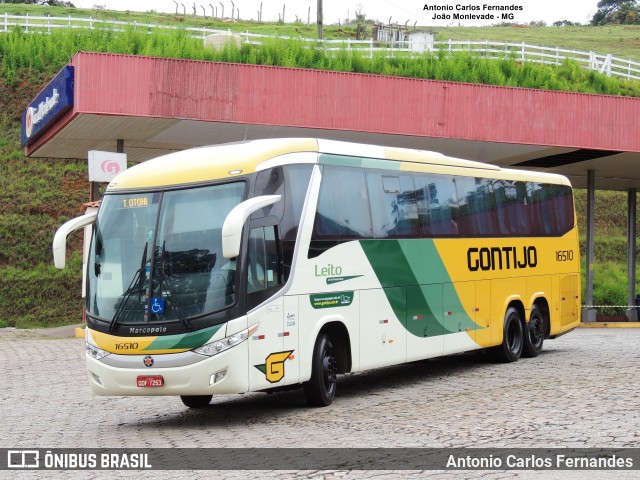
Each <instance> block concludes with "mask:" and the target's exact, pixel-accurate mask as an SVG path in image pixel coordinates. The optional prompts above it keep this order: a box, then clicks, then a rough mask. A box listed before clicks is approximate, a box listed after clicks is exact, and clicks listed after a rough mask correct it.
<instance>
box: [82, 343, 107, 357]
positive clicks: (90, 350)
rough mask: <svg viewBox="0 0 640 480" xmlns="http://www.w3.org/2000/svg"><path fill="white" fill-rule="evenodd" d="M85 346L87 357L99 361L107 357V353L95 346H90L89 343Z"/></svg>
mask: <svg viewBox="0 0 640 480" xmlns="http://www.w3.org/2000/svg"><path fill="white" fill-rule="evenodd" d="M86 345H87V355H89V356H90V357H91V358H94V359H96V360H100V359H101V358H103V357H106V356H107V355H109V352H105V351H104V350H102V349H101V348H98V347H96V346H95V345H91V344H90V343H86Z"/></svg>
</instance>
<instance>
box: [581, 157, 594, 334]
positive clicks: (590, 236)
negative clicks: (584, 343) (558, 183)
mask: <svg viewBox="0 0 640 480" xmlns="http://www.w3.org/2000/svg"><path fill="white" fill-rule="evenodd" d="M595 204H596V171H595V170H588V171H587V245H586V257H587V258H586V259H585V260H586V261H585V269H586V280H585V281H586V295H585V297H586V298H585V301H584V302H585V305H587V307H586V308H583V309H582V321H583V322H595V321H596V309H595V308H593V307H592V305H593V262H594V260H595V247H594V238H595V235H594V230H595Z"/></svg>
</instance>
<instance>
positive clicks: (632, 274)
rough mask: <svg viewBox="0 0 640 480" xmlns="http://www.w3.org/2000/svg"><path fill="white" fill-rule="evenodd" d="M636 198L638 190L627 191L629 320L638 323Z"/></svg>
mask: <svg viewBox="0 0 640 480" xmlns="http://www.w3.org/2000/svg"><path fill="white" fill-rule="evenodd" d="M636 198H637V189H635V188H630V189H629V190H628V191H627V272H628V275H629V280H628V282H629V283H628V294H629V295H628V297H627V298H628V300H627V305H629V308H628V309H627V320H629V321H630V322H637V321H638V310H636V308H634V307H633V306H632V305H635V304H636V231H637V224H636V209H637V206H636Z"/></svg>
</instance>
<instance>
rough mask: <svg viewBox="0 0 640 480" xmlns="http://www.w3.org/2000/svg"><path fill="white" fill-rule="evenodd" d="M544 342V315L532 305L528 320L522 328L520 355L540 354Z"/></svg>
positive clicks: (530, 356)
mask: <svg viewBox="0 0 640 480" xmlns="http://www.w3.org/2000/svg"><path fill="white" fill-rule="evenodd" d="M543 343H544V317H543V316H542V311H541V310H540V309H539V308H538V307H537V306H535V305H534V306H533V308H532V309H531V316H530V317H529V322H527V326H526V327H525V329H524V345H523V347H522V356H523V357H528V358H533V357H537V356H538V355H540V352H541V351H542V344H543Z"/></svg>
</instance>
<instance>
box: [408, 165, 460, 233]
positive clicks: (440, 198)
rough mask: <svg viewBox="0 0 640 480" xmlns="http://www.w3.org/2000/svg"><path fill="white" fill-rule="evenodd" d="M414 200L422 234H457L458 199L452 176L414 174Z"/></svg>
mask: <svg viewBox="0 0 640 480" xmlns="http://www.w3.org/2000/svg"><path fill="white" fill-rule="evenodd" d="M415 184H416V200H417V203H418V216H419V218H420V228H421V233H422V235H423V236H426V237H438V236H442V237H446V236H452V235H453V236H455V235H458V223H457V221H458V206H457V205H458V200H457V196H456V191H455V186H454V184H453V177H451V176H449V175H416V176H415Z"/></svg>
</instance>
